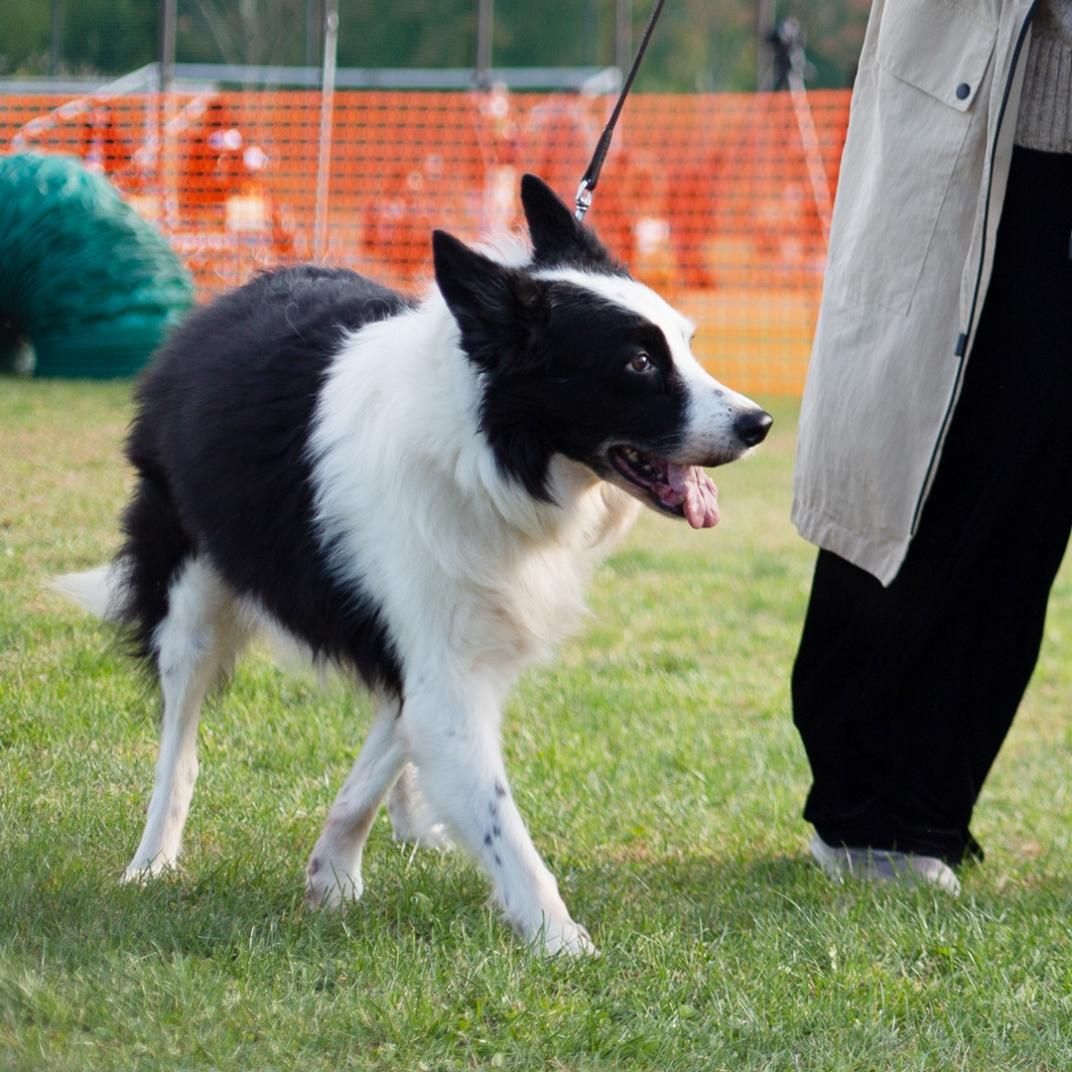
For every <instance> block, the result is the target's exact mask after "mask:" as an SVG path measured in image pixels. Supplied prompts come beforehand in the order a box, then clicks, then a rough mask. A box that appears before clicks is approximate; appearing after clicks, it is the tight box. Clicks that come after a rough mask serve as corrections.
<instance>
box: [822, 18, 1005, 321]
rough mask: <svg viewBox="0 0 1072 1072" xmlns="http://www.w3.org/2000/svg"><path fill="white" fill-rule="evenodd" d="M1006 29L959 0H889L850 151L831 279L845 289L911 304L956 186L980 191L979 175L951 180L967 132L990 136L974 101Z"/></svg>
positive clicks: (890, 303) (903, 306)
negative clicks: (999, 31) (957, 181)
mask: <svg viewBox="0 0 1072 1072" xmlns="http://www.w3.org/2000/svg"><path fill="white" fill-rule="evenodd" d="M996 36H997V28H996V26H995V25H994V24H993V23H992V22H990V21H989V20H988V19H986V18H984V17H982V16H980V15H979V14H976V13H975V12H973V11H972V10H971V9H969V8H967V7H965V6H963V5H962V4H959V3H955V2H954V0H887V3H886V5H885V9H884V11H883V14H882V21H881V23H880V25H879V31H878V36H877V43H876V46H875V50H874V53H873V55H872V56H871V58H870V62H867V61H866V60H865V61H864V62H862V63H861V68H860V74H859V77H858V81H857V88H856V95H855V97H854V100H853V108H852V119H851V121H850V125H849V134H848V137H847V139H846V142H845V151H844V155H843V157H842V162H841V179H840V182H839V187H838V196H837V203H836V205H835V211H834V221H833V228H832V231H831V239H830V259H829V264H828V268H827V286H828V287H832V288H833V289H834V290H835V291H837V292H839V293H840V294H842V295H843V297H845V298H847V299H850V300H852V299H855V300H862V301H864V302H867V303H875V304H878V305H882V306H885V307H887V308H889V309H892V310H894V311H896V312H899V313H905V312H907V310H908V308H909V306H910V304H911V302H912V298H913V296H914V294H915V292H916V289H917V286H918V284H919V278H920V273H921V271H922V269H923V264H924V261H925V259H926V257H927V254H928V251H929V250H930V248H931V244H932V242H933V240H934V237H935V230H936V227H937V225H938V222H939V218H940V216H941V213H942V207H943V204H945V202H946V200H947V198H948V197H949V196H950V195H951V193H952V194H953V196H955V197H958V198H963V197H970V198H971V199H972V201H973V203H974V201H975V200H976V199H977V198H978V194H979V181H980V176H977V175H974V173H973V174H971V175H963V176H961V177H960V179H961V183H962V186H963V188H960V187H958V188H957V189H956V190H955V191H952V192H951V190H950V184H951V182H952V180H953V178H954V174H955V172H956V171H957V162H958V160H959V159H960V158H961V156H962V154H963V153H964V150H965V147H966V143H969V142H970V143H971V144H972V145H973V146H974V147H975V148H978V146H977V145H975V139H978V140H979V141H982V140H983V139H985V136H986V116H985V114H984V113H985V107H984V106H980V107H979V108H976V107H975V102H976V100H977V98H978V97H979V96H980V94H985V92H986V89H987V79H988V67H989V65H990V60H991V56H992V54H993V51H994V44H995V40H996ZM984 105H985V101H984ZM982 155H983V154H981V153H978V152H977V153H974V154H973V156H972V159H974V160H978V161H981V159H982ZM956 245H957V243H955V242H954V243H953V246H954V247H956ZM939 252H940V251H939ZM960 267H961V266H960V265H959V264H957V265H950V266H949V269H950V272H951V274H952V275H954V276H956V277H957V278H959V270H960Z"/></svg>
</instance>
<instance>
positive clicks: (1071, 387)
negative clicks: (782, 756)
mask: <svg viewBox="0 0 1072 1072" xmlns="http://www.w3.org/2000/svg"><path fill="white" fill-rule="evenodd" d="M1070 240H1072V155H1057V154H1046V153H1040V152H1034V151H1029V150H1024V149H1017V150H1016V151H1015V153H1014V157H1013V162H1012V171H1011V174H1010V179H1009V187H1008V191H1007V194H1006V201H1005V209H1004V212H1003V215H1002V220H1001V225H1000V228H999V234H998V239H997V246H996V250H995V264H994V273H993V277H992V280H991V284H990V289H989V291H988V293H987V297H986V300H985V304H984V307H983V310H982V312H981V315H980V319H979V324H978V332H977V337H976V340H975V345H974V349H973V351H972V353H971V357H970V360H969V363H968V366H967V369H966V371H965V376H964V384H963V389H962V394H961V398H960V401H959V403H958V405H957V407H956V411H955V413H954V416H953V419H952V421H951V424H950V427H949V434H948V436H947V440H946V446H945V448H944V450H943V453H942V456H941V459H940V462H939V467H938V471H937V474H936V476H935V480H934V484H933V487H932V489H931V494H930V496H929V498H928V500H927V503H926V506H925V507H924V510H923V514H922V517H921V519H920V524H919V528H918V530H917V533H916V536H915V538H914V539H913V541H912V544H911V546H910V549H909V553H908V557H907V559H906V560H905V563H904V565H903V566H902V568H901V570H900V572H899V573H898V575H897V577H896V579H895V580H894V581H893V583H892V584H891V585H890V586H889V587H888V588H883V587H882V585H880V584H879V582H878V581H876V580H875V579H874V578H873V577H872V576H871V575H870V574H868V573H865V572H864V571H862V570H860V569H858V568H857V567H855V566H853V565H850V564H849V563H848V562H845V561H844V560H842V559H840V558H839V557H837V556H836V555H833V554H831V553H829V552H827V551H821V552H820V553H819V558H818V562H817V564H816V568H815V577H814V581H813V587H812V592H811V599H810V602H809V605H808V610H807V615H806V619H805V623H804V630H803V635H802V637H801V642H800V648H799V651H798V653H797V658H796V663H795V665H794V668H793V679H792V696H793V713H794V721H795V723H796V726H797V728H798V730H799V731H800V735H801V737H802V739H803V742H804V747H805V750H806V752H807V755H808V760H809V762H810V764H811V769H812V774H813V778H814V781H813V784H812V788H811V791H810V793H809V795H808V799H807V803H806V806H805V809H804V817H805V818H806V819H807V820H808V821H809V822H811V823H812V824H813V825H814V826H815V828H816V831H817V832H818V833H819V835H820V836H821V837H822V838H823V839H824V840H825V841H826V842H828V843H829V844H846V845H854V846H871V847H873V848H885V849H900V850H903V851H909V852H918V853H923V854H927V855H935V856H940V857H943V858H944V859H946V860H948V861H949V862H950V863H954V864H955V863H958V862H960V860H961V859H962V858H963V857H964V856H965V854H969V855H981V850H980V849H979V847H978V844H977V843H976V842H975V840H974V839H973V838H972V836H971V834H970V832H969V829H968V824H969V821H970V819H971V815H972V809H973V807H974V805H975V801H976V798H977V797H978V795H979V791H980V789H981V787H982V785H983V782H984V780H985V779H986V776H987V773H988V772H989V770H990V767H991V764H992V763H993V762H994V758H995V756H996V755H997V752H998V749H999V748H1000V747H1001V743H1002V741H1003V740H1004V739H1005V735H1006V734H1007V733H1008V730H1009V727H1010V725H1011V723H1012V720H1013V716H1014V715H1015V714H1016V709H1017V707H1018V706H1019V703H1020V700H1021V698H1022V696H1023V693H1024V690H1025V688H1026V687H1027V683H1028V681H1029V679H1030V677H1031V674H1032V671H1033V670H1034V667H1035V663H1036V661H1037V659H1038V652H1039V646H1040V644H1041V640H1042V633H1043V626H1044V622H1045V616H1046V604H1047V601H1048V597H1049V592H1050V588H1051V586H1052V584H1053V579H1054V576H1055V575H1056V573H1057V570H1058V568H1059V567H1060V564H1061V559H1062V557H1063V555H1064V551H1065V548H1066V546H1067V544H1068V537H1069V530H1070V528H1072V260H1070V253H1072V250H1070ZM951 328H952V326H951ZM954 333H955V332H954V331H953V330H951V332H950V334H951V337H952V335H953V334H954ZM904 359H905V360H906V361H910V360H912V355H911V354H905V355H904ZM950 359H951V360H952V357H951V358H950Z"/></svg>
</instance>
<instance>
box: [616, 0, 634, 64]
mask: <svg viewBox="0 0 1072 1072" xmlns="http://www.w3.org/2000/svg"><path fill="white" fill-rule="evenodd" d="M632 59H633V0H617V4H616V6H615V10H614V66H615V67H617V68H618V70H619V71H620V72H621V77H623V78H624V77H625V72H626V71H628V70H629V64H630V63H631V62H632Z"/></svg>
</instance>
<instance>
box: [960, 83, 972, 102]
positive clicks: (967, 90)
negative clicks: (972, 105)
mask: <svg viewBox="0 0 1072 1072" xmlns="http://www.w3.org/2000/svg"><path fill="white" fill-rule="evenodd" d="M970 96H971V86H969V85H968V83H967V82H961V83H960V85H959V86H957V100H967V99H968V97H970Z"/></svg>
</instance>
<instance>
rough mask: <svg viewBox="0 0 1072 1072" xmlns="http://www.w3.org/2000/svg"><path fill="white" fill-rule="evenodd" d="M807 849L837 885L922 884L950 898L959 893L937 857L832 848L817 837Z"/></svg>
mask: <svg viewBox="0 0 1072 1072" xmlns="http://www.w3.org/2000/svg"><path fill="white" fill-rule="evenodd" d="M809 848H810V849H811V855H812V858H813V859H814V860H815V862H816V863H817V864H818V865H819V866H820V867H821V868H822V869H823V870H824V871H825V872H826V874H827V875H828V876H829V877H830V878H832V879H834V880H835V881H837V882H844V881H845V879H846V878H855V879H858V880H859V881H861V882H900V883H913V882H922V883H925V884H926V885H928V886H937V887H938V889H940V890H944V891H945V892H946V893H948V894H952V895H953V896H954V897H956V896H957V894H958V893H960V881H959V880H958V879H957V876H956V875H954V874H953V869H952V868H951V867H950V866H949V865H948V864H947V863H944V862H943V861H942V860H939V859H938V857H937V856H919V855H917V854H916V853H912V852H894V851H892V850H888V849H856V848H849V847H848V846H844V845H842V846H839V847H837V848H834V846H832V845H827V843H826V842H825V841H823V839H822V838H821V837H819V835H818V834H815V835H814V836H813V837H812V839H811V845H810V846H809Z"/></svg>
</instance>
